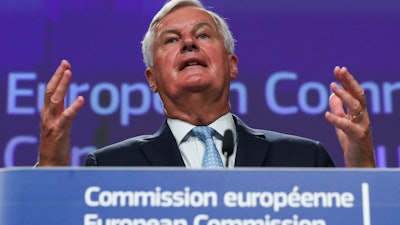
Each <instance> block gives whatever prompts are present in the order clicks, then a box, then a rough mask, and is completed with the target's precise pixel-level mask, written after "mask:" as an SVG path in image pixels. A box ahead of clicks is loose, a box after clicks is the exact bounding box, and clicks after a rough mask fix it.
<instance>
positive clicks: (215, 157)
mask: <svg viewBox="0 0 400 225" xmlns="http://www.w3.org/2000/svg"><path fill="white" fill-rule="evenodd" d="M193 133H194V134H195V135H196V137H198V138H199V139H200V140H201V141H202V142H203V143H204V144H205V145H206V150H205V152H204V156H203V161H202V164H201V167H202V168H223V167H224V164H223V163H222V160H221V157H220V155H219V153H218V150H217V147H216V146H215V143H214V140H213V138H212V135H213V133H214V129H212V128H211V127H207V126H199V127H195V128H193Z"/></svg>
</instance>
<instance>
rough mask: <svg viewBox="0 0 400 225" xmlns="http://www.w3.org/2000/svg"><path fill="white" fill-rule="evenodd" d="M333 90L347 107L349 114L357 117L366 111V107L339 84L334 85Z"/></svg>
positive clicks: (332, 85)
mask: <svg viewBox="0 0 400 225" xmlns="http://www.w3.org/2000/svg"><path fill="white" fill-rule="evenodd" d="M331 90H332V92H333V93H334V94H335V96H336V97H338V98H339V99H340V100H341V102H342V104H344V105H345V106H346V108H347V112H348V113H349V114H351V115H356V114H359V113H360V112H363V111H364V108H365V106H363V105H362V104H361V103H360V101H359V100H357V99H355V98H354V96H352V95H351V94H350V93H348V92H347V91H346V90H343V89H341V88H340V87H339V86H338V85H337V84H335V83H332V84H331ZM342 108H343V107H342Z"/></svg>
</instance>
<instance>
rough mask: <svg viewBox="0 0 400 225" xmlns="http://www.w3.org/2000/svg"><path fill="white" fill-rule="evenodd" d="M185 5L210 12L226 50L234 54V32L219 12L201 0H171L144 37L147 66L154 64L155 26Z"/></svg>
mask: <svg viewBox="0 0 400 225" xmlns="http://www.w3.org/2000/svg"><path fill="white" fill-rule="evenodd" d="M184 6H195V7H198V8H200V9H203V10H204V11H205V12H207V13H208V14H210V16H211V17H212V18H213V19H214V22H215V23H216V24H217V27H218V28H219V29H218V30H219V31H220V32H221V35H222V36H223V38H224V45H225V49H226V51H227V52H228V53H229V54H234V51H235V40H234V38H233V36H232V32H231V31H230V30H229V27H228V24H227V23H226V21H225V20H224V19H223V18H222V17H220V16H219V15H218V14H216V13H214V12H212V11H210V10H207V9H205V8H204V6H203V4H202V3H201V2H200V1H199V0H170V1H168V2H167V3H166V4H165V5H164V6H163V7H162V8H161V9H160V11H158V13H157V14H156V15H155V16H154V17H153V20H152V21H151V23H150V26H149V28H148V30H147V32H146V34H145V36H144V37H143V40H142V54H143V61H144V64H145V65H146V67H152V66H153V65H154V60H153V51H152V50H153V44H154V39H155V27H156V25H157V23H158V22H159V21H160V20H161V19H163V18H164V17H165V16H166V15H168V14H169V13H171V12H172V11H173V10H175V9H177V8H180V7H184Z"/></svg>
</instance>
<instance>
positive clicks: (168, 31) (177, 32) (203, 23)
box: [159, 22, 214, 38]
mask: <svg viewBox="0 0 400 225" xmlns="http://www.w3.org/2000/svg"><path fill="white" fill-rule="evenodd" d="M202 27H209V28H211V29H214V27H213V26H212V25H211V24H210V23H207V22H201V23H198V24H196V25H195V26H194V27H193V29H192V33H194V32H195V31H197V30H198V29H200V28H202ZM180 33H181V32H180V31H179V30H178V29H175V28H172V29H167V30H163V31H161V33H160V35H159V37H160V38H162V37H163V36H165V35H168V34H177V35H179V34H180Z"/></svg>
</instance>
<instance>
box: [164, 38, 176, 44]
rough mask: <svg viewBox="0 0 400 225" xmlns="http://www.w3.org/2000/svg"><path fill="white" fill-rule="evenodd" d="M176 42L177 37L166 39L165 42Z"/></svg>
mask: <svg viewBox="0 0 400 225" xmlns="http://www.w3.org/2000/svg"><path fill="white" fill-rule="evenodd" d="M174 42H176V38H167V40H165V44H171V43H174Z"/></svg>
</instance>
